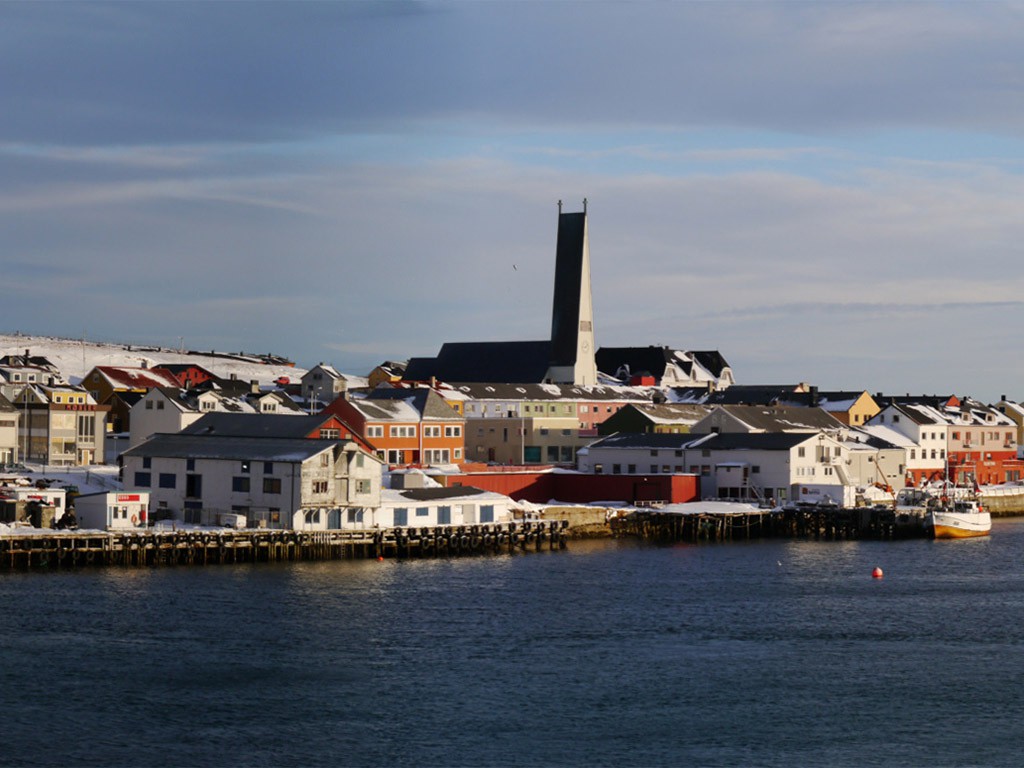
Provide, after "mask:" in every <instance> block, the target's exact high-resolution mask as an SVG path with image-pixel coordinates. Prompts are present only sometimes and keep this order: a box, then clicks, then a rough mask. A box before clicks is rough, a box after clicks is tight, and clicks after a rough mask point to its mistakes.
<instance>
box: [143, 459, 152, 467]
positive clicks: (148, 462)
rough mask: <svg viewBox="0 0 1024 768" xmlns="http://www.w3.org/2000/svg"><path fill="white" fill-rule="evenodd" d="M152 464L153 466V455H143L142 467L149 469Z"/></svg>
mask: <svg viewBox="0 0 1024 768" xmlns="http://www.w3.org/2000/svg"><path fill="white" fill-rule="evenodd" d="M152 466H153V459H152V457H151V456H143V457H142V468H143V469H149V468H150V467H152Z"/></svg>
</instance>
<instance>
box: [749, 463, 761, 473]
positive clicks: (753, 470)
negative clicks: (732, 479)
mask: <svg viewBox="0 0 1024 768" xmlns="http://www.w3.org/2000/svg"><path fill="white" fill-rule="evenodd" d="M750 474H752V475H759V474H761V466H760V465H759V464H754V465H753V466H752V467H751V468H750Z"/></svg>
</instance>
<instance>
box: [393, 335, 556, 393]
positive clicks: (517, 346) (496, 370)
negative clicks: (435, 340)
mask: <svg viewBox="0 0 1024 768" xmlns="http://www.w3.org/2000/svg"><path fill="white" fill-rule="evenodd" d="M550 364H551V342H550V341H470V342H447V343H446V344H444V345H443V346H442V347H441V351H440V352H439V353H438V355H437V357H414V358H412V359H411V360H410V361H409V365H408V366H407V367H406V369H405V375H404V377H403V378H404V379H405V380H406V381H428V380H429V379H430V378H431V377H433V378H435V379H438V380H439V381H479V382H484V381H487V382H491V381H493V382H502V383H506V384H527V383H533V384H536V383H539V382H542V381H544V377H545V376H546V375H547V372H548V368H549V367H550Z"/></svg>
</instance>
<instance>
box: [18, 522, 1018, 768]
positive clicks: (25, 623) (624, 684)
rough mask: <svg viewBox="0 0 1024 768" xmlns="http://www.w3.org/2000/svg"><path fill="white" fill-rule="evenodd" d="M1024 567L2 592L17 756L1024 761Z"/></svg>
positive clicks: (601, 573)
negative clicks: (880, 573) (876, 573)
mask: <svg viewBox="0 0 1024 768" xmlns="http://www.w3.org/2000/svg"><path fill="white" fill-rule="evenodd" d="M1022 553H1024V521H1022V520H997V521H996V522H995V524H994V527H993V533H992V536H991V537H990V538H987V539H976V540H967V541H940V542H933V541H923V540H918V541H901V542H814V541H783V540H772V541H759V542H751V543H734V544H724V545H723V544H705V545H699V546H693V545H677V546H652V545H644V544H640V543H637V542H633V541H602V542H572V543H571V545H570V548H569V550H568V551H565V552H553V553H552V552H544V553H531V554H526V555H523V554H517V555H514V556H485V557H477V558H461V559H451V560H443V559H442V560H423V561H394V560H388V561H384V562H378V561H375V560H371V561H355V562H330V563H290V564H289V563H285V564H274V565H267V564H261V565H246V566H211V567H195V568H185V567H177V568H175V567H162V568H152V569H113V568H110V569H105V570H88V571H79V572H59V573H58V572H47V571H44V572H33V573H8V574H3V575H0V765H4V766H23V765H24V766H29V765H32V766H51V765H52V766H71V765H74V766H78V765H95V766H118V765H123V766H200V765H211V766H212V765H216V766H222V765H245V766H292V765H294V766H359V765H373V766H379V765H388V766H394V765H408V766H553V765H571V766H577V765H578V766H657V765H672V766H690V765H692V766H737V765H751V766H787V767H788V766H805V765H822V766H857V767H858V768H863V766H881V765H898V766H908V765H909V766H975V765H977V766H999V765H1002V766H1018V765H1021V764H1022V761H1024V702H1022V693H1024V685H1022V679H1021V678H1022V675H1024V565H1022V557H1021V555H1022ZM875 567H880V568H882V569H883V571H884V574H885V575H884V577H883V578H881V579H876V578H872V570H873V569H874V568H875Z"/></svg>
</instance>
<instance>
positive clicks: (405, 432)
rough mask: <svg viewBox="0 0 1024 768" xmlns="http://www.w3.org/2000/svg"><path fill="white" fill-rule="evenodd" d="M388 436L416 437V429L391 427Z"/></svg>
mask: <svg viewBox="0 0 1024 768" xmlns="http://www.w3.org/2000/svg"><path fill="white" fill-rule="evenodd" d="M388 434H389V435H391V437H416V427H409V426H399V427H395V426H392V427H391V428H390V429H389V430H388Z"/></svg>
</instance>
